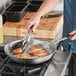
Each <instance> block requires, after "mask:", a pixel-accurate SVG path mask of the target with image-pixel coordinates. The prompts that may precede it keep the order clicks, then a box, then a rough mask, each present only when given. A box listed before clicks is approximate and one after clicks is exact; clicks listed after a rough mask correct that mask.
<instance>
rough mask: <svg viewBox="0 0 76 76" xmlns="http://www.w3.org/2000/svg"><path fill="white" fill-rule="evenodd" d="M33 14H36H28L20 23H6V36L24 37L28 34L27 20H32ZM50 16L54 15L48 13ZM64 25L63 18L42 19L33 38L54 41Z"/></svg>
mask: <svg viewBox="0 0 76 76" xmlns="http://www.w3.org/2000/svg"><path fill="white" fill-rule="evenodd" d="M33 14H35V12H28V13H27V14H26V15H25V16H24V17H23V19H22V20H21V21H19V22H8V21H7V22H5V24H4V35H8V36H24V35H25V34H26V32H27V25H26V22H27V19H28V18H30V17H31V16H32V15H33ZM49 14H51V15H52V14H53V13H48V14H46V15H49ZM62 25H63V16H60V17H54V18H41V20H40V23H39V26H38V27H37V30H36V31H35V32H34V33H33V37H36V38H51V39H54V38H55V37H56V35H57V33H58V32H59V29H60V27H61V26H62Z"/></svg>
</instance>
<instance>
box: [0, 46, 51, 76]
mask: <svg viewBox="0 0 76 76" xmlns="http://www.w3.org/2000/svg"><path fill="white" fill-rule="evenodd" d="M3 48H4V47H3ZM3 48H2V49H1V47H0V75H1V76H44V73H45V71H46V69H47V67H48V65H49V63H50V62H51V60H49V61H47V62H45V63H42V64H38V65H33V64H31V65H30V64H25V65H24V64H20V63H17V62H15V61H13V60H11V59H9V58H8V56H7V55H6V54H5V53H4V49H3Z"/></svg>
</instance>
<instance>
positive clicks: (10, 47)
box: [4, 36, 70, 64]
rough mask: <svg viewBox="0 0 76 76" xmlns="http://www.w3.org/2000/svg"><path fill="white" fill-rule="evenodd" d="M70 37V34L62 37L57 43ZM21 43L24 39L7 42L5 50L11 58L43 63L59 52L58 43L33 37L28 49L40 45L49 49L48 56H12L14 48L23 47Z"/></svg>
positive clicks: (18, 60)
mask: <svg viewBox="0 0 76 76" xmlns="http://www.w3.org/2000/svg"><path fill="white" fill-rule="evenodd" d="M68 38H70V36H69V37H64V38H61V39H60V40H59V41H58V42H57V43H59V42H61V41H63V40H66V39H68ZM55 43H56V42H55ZM21 45H22V41H21V40H17V41H14V42H11V43H9V44H7V45H6V46H5V50H4V51H5V53H6V54H7V55H8V56H9V57H10V58H11V59H13V60H15V61H16V62H20V63H30V64H39V63H43V62H45V61H48V60H49V59H50V58H51V57H52V56H53V55H54V54H55V53H56V52H57V50H56V47H55V45H56V44H53V43H49V42H46V41H40V40H35V39H32V40H30V43H29V45H28V49H27V50H29V48H30V47H32V46H40V47H42V48H43V49H44V50H46V51H48V53H49V55H48V56H44V57H40V58H32V59H26V58H16V57H14V56H12V54H11V53H12V52H13V50H14V49H17V48H19V47H21Z"/></svg>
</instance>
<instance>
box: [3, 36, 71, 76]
mask: <svg viewBox="0 0 76 76" xmlns="http://www.w3.org/2000/svg"><path fill="white" fill-rule="evenodd" d="M18 39H22V37H11V36H4V44H6V43H9V42H12V41H15V40H18ZM44 40H46V39H44ZM47 40H48V39H47ZM70 59H71V53H70V52H69V51H58V52H57V53H56V54H55V56H54V58H53V61H52V62H51V63H50V64H49V67H48V68H47V71H46V72H45V74H44V76H64V75H65V72H66V68H67V66H68V64H69V61H70Z"/></svg>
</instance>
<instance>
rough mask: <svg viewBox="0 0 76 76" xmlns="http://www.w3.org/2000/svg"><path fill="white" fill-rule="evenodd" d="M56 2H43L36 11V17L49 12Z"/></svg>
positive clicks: (48, 0) (55, 0)
mask: <svg viewBox="0 0 76 76" xmlns="http://www.w3.org/2000/svg"><path fill="white" fill-rule="evenodd" d="M58 2H59V0H44V2H43V3H42V5H41V6H40V8H39V10H38V11H37V15H38V16H40V17H41V16H43V15H44V14H46V13H48V12H50V11H51V10H53V8H54V7H55V5H56V4H57V3H58Z"/></svg>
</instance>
